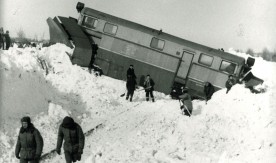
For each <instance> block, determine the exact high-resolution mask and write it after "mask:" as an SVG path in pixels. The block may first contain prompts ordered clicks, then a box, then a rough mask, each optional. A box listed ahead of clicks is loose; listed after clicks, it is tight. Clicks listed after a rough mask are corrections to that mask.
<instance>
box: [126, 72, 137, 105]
mask: <svg viewBox="0 0 276 163" xmlns="http://www.w3.org/2000/svg"><path fill="white" fill-rule="evenodd" d="M136 85H137V82H136V80H135V77H134V76H131V77H128V78H127V83H126V87H127V96H126V100H128V98H129V100H130V102H131V101H132V97H133V94H134V91H135V88H136Z"/></svg>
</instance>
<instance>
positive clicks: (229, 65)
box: [47, 2, 263, 98]
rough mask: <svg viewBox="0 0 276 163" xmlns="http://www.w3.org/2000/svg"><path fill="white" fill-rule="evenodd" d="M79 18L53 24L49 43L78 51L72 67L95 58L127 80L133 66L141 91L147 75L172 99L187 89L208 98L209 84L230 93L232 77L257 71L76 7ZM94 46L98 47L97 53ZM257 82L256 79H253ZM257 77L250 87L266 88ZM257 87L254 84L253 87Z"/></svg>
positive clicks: (241, 60) (173, 38) (219, 54)
mask: <svg viewBox="0 0 276 163" xmlns="http://www.w3.org/2000/svg"><path fill="white" fill-rule="evenodd" d="M76 8H77V10H78V11H79V12H80V15H79V18H78V19H74V18H71V17H69V18H65V17H60V16H58V17H55V18H54V19H51V18H48V19H47V22H48V25H49V27H50V39H51V40H50V41H51V42H52V43H56V42H62V43H65V44H66V45H68V46H70V47H74V48H75V50H74V53H73V56H72V62H73V63H74V64H78V65H80V66H84V67H86V66H89V64H90V63H91V58H93V57H94V58H95V62H94V64H96V65H98V66H99V67H101V69H102V71H103V73H104V74H105V75H107V76H110V77H112V78H116V79H120V80H126V71H127V69H128V67H129V65H134V68H135V72H136V76H137V80H138V81H137V82H138V83H139V84H140V85H142V84H143V82H144V79H145V76H146V75H147V74H149V75H151V77H152V78H153V79H154V81H155V83H156V84H155V85H156V86H155V90H157V91H160V92H163V93H165V94H173V92H175V91H176V92H177V90H178V89H179V88H180V87H183V86H184V87H186V88H188V89H189V92H190V93H191V94H192V96H194V97H199V98H203V97H204V95H203V88H204V83H205V82H210V83H212V84H213V85H214V87H215V90H219V89H222V88H224V87H225V82H226V81H227V79H228V76H229V75H233V76H234V77H235V79H237V80H238V79H240V78H244V74H248V73H247V72H249V70H250V69H251V68H250V67H252V66H253V65H254V61H255V60H254V58H250V57H249V58H248V59H247V60H246V59H245V58H243V57H240V56H236V55H233V54H230V53H227V52H224V51H222V50H218V49H214V48H211V47H207V46H204V45H201V44H198V43H195V42H192V41H188V40H185V39H183V38H179V37H177V36H173V35H171V34H168V33H165V32H163V31H162V30H157V29H153V28H150V27H147V26H144V25H141V24H138V23H135V22H132V21H129V20H126V19H122V18H119V17H116V16H113V15H110V14H107V13H103V12H101V11H97V10H95V9H92V8H88V7H84V4H83V3H80V2H79V3H78V4H77V7H76ZM93 45H97V46H98V50H97V52H95V50H94V51H93ZM251 79H252V80H253V78H251ZM262 82H263V81H262V80H261V79H258V78H256V77H255V76H254V82H252V81H251V85H252V86H254V85H257V84H260V83H262ZM252 83H253V84H252Z"/></svg>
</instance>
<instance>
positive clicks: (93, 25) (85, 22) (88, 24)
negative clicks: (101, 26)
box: [82, 16, 98, 29]
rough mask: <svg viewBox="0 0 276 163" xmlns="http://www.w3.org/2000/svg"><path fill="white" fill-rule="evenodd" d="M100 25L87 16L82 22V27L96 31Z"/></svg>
mask: <svg viewBox="0 0 276 163" xmlns="http://www.w3.org/2000/svg"><path fill="white" fill-rule="evenodd" d="M97 24H98V20H97V19H95V18H91V17H88V16H85V17H84V19H83V21H82V26H84V27H87V28H93V29H95V28H96V26H97Z"/></svg>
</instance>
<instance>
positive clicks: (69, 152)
mask: <svg viewBox="0 0 276 163" xmlns="http://www.w3.org/2000/svg"><path fill="white" fill-rule="evenodd" d="M63 140H64V144H63V149H64V154H65V160H66V163H72V162H76V161H80V160H81V155H82V153H83V148H84V134H83V131H82V128H81V127H80V125H79V124H77V123H75V122H74V120H73V118H71V117H68V116H66V117H65V118H64V119H63V121H62V124H61V125H60V126H59V129H58V139H57V147H56V152H57V153H58V154H59V155H60V152H61V146H62V142H63Z"/></svg>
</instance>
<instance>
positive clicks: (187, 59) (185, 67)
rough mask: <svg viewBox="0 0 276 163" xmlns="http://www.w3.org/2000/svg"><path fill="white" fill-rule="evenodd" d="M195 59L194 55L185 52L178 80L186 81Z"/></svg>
mask: <svg viewBox="0 0 276 163" xmlns="http://www.w3.org/2000/svg"><path fill="white" fill-rule="evenodd" d="M193 58H194V54H192V53H189V52H183V57H182V60H181V63H180V66H179V68H178V72H177V75H176V77H177V78H179V79H183V80H184V79H186V77H187V75H188V72H189V69H190V66H191V63H192V61H193Z"/></svg>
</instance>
